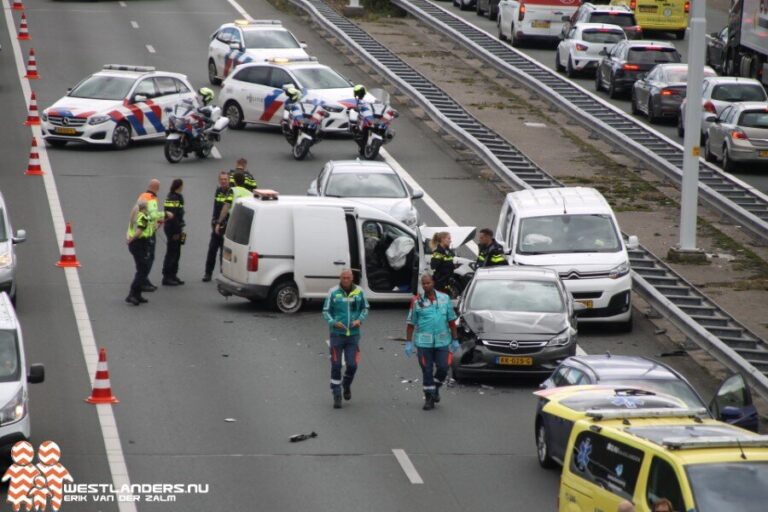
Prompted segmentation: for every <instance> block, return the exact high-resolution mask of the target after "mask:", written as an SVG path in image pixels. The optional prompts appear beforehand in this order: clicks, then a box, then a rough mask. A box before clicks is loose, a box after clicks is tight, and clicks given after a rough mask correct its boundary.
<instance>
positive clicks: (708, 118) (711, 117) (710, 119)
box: [704, 114, 720, 123]
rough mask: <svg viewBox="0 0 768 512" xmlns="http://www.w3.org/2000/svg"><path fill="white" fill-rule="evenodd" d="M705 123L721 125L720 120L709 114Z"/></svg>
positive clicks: (705, 117) (705, 118)
mask: <svg viewBox="0 0 768 512" xmlns="http://www.w3.org/2000/svg"><path fill="white" fill-rule="evenodd" d="M704 121H706V122H707V123H719V122H720V120H719V119H718V118H717V116H716V115H714V114H709V115H706V116H704Z"/></svg>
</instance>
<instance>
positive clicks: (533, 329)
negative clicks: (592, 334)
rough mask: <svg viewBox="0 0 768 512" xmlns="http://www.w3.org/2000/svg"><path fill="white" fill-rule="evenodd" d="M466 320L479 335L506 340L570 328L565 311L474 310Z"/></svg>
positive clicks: (555, 332) (557, 332) (550, 333)
mask: <svg viewBox="0 0 768 512" xmlns="http://www.w3.org/2000/svg"><path fill="white" fill-rule="evenodd" d="M463 318H464V322H465V323H466V324H467V326H468V327H469V328H470V329H471V330H472V332H474V333H475V334H477V335H478V336H485V337H488V338H490V339H494V340H504V339H507V338H510V337H515V339H517V340H519V339H520V338H519V336H520V335H525V334H532V335H536V336H537V337H540V336H541V335H552V336H554V335H556V334H559V333H561V332H563V331H564V330H565V329H567V328H568V326H569V323H568V317H567V315H566V314H565V313H523V312H517V311H489V310H481V311H472V312H470V313H467V314H466V315H464V317H463Z"/></svg>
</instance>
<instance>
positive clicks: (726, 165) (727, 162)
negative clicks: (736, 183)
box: [723, 146, 736, 172]
mask: <svg viewBox="0 0 768 512" xmlns="http://www.w3.org/2000/svg"><path fill="white" fill-rule="evenodd" d="M723 170H724V171H725V172H734V171H735V170H736V162H734V161H733V160H732V159H731V157H730V156H729V155H728V146H723Z"/></svg>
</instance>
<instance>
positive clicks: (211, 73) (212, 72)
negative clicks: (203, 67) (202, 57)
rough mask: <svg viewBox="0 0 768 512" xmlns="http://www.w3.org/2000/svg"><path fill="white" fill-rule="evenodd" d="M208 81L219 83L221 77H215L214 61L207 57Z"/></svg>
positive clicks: (214, 83)
mask: <svg viewBox="0 0 768 512" xmlns="http://www.w3.org/2000/svg"><path fill="white" fill-rule="evenodd" d="M208 81H209V82H211V84H213V85H221V79H220V78H217V77H216V63H215V62H213V59H208Z"/></svg>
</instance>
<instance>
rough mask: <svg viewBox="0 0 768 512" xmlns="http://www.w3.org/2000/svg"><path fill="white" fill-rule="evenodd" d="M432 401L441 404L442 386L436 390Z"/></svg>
mask: <svg viewBox="0 0 768 512" xmlns="http://www.w3.org/2000/svg"><path fill="white" fill-rule="evenodd" d="M432 401H433V402H435V403H439V402H440V386H438V387H436V388H435V394H434V395H432Z"/></svg>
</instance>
